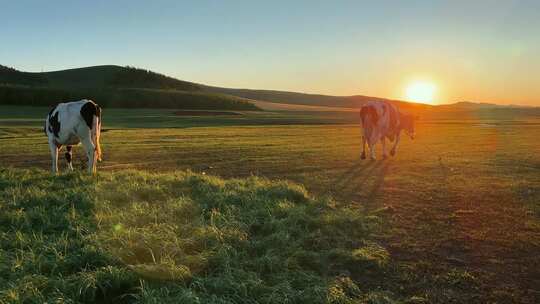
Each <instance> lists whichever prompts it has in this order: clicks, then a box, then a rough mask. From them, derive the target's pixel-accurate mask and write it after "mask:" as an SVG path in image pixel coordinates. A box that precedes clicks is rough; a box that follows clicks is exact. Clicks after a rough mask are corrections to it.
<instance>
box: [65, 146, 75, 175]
mask: <svg viewBox="0 0 540 304" xmlns="http://www.w3.org/2000/svg"><path fill="white" fill-rule="evenodd" d="M72 149H73V146H66V150H67V151H66V153H65V154H64V155H65V156H66V161H67V165H68V169H69V170H70V171H73V163H72V160H73V153H72V152H71V150H72Z"/></svg>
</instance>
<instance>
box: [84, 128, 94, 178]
mask: <svg viewBox="0 0 540 304" xmlns="http://www.w3.org/2000/svg"><path fill="white" fill-rule="evenodd" d="M81 142H82V144H83V147H84V151H85V152H86V156H87V157H88V173H90V174H93V173H96V162H95V159H96V158H95V156H96V151H95V150H96V147H95V146H94V143H93V142H92V140H91V139H90V136H88V137H87V138H85V139H83V140H81Z"/></svg>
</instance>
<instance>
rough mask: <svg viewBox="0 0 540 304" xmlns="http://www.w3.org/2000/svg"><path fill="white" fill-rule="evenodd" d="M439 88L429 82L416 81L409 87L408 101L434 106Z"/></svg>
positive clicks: (407, 92) (407, 91)
mask: <svg viewBox="0 0 540 304" xmlns="http://www.w3.org/2000/svg"><path fill="white" fill-rule="evenodd" d="M436 91H437V87H436V86H435V84H433V83H431V82H428V81H416V82H413V83H411V84H409V85H408V86H407V90H406V98H407V100H408V101H413V102H423V103H429V104H433V102H434V97H435V92H436Z"/></svg>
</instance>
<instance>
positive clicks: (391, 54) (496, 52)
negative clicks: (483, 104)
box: [0, 0, 540, 105]
mask: <svg viewBox="0 0 540 304" xmlns="http://www.w3.org/2000/svg"><path fill="white" fill-rule="evenodd" d="M0 39H1V40H0V64H4V65H8V66H13V67H15V68H18V69H21V70H25V71H41V70H43V71H50V70H58V69H66V68H74V67H82V66H91V65H101V64H117V65H132V66H137V67H142V68H147V69H151V70H154V71H157V72H160V73H164V74H167V75H171V76H174V77H177V78H180V79H184V80H189V81H195V82H201V83H205V84H210V85H219V86H227V87H245V88H261V89H280V90H293V91H301V92H314V93H324V94H335V95H350V94H365V95H374V96H381V97H392V98H403V91H404V88H405V87H406V86H407V84H408V83H410V82H411V81H414V80H415V79H424V80H427V81H432V82H434V83H435V84H436V85H437V86H438V95H437V100H438V101H439V102H451V101H459V100H479V101H492V102H499V103H511V102H512V103H520V104H538V105H540V55H539V54H540V1H535V0H529V1H518V0H514V1H512V0H508V1H496V0H492V1H488V0H476V1H464V0H454V1H450V0H448V1H434V0H432V1H428V0H408V1H397V0H396V1H389V0H386V1H376V2H375V1H24V0H18V1H1V9H0Z"/></svg>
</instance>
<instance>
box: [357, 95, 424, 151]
mask: <svg viewBox="0 0 540 304" xmlns="http://www.w3.org/2000/svg"><path fill="white" fill-rule="evenodd" d="M360 117H361V119H362V129H363V136H362V159H365V158H366V143H367V145H368V146H369V150H370V154H371V159H375V145H376V144H377V142H378V141H381V143H382V147H383V158H387V157H388V154H387V152H386V139H387V138H388V139H389V140H390V141H391V142H392V141H394V146H393V147H392V150H390V154H391V155H392V156H394V155H395V154H396V148H397V145H398V143H399V138H400V133H401V131H402V130H403V131H405V133H407V135H409V137H410V138H411V139H414V121H415V117H414V116H412V115H408V114H404V113H401V112H400V111H399V109H398V108H397V107H396V106H395V105H393V104H391V103H389V102H384V101H370V102H368V103H366V104H365V105H363V106H362V108H361V110H360Z"/></svg>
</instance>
